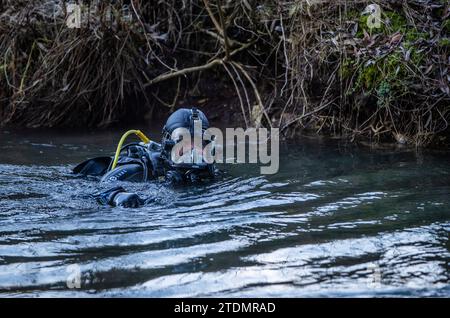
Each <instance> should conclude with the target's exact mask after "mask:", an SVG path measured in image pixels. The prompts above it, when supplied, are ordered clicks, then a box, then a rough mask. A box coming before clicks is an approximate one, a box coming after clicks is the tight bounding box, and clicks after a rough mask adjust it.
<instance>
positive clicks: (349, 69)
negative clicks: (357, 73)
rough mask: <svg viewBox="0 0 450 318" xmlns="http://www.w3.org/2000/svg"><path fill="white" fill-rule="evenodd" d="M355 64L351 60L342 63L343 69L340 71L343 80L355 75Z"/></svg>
mask: <svg viewBox="0 0 450 318" xmlns="http://www.w3.org/2000/svg"><path fill="white" fill-rule="evenodd" d="M354 64H355V62H354V61H353V60H351V59H345V60H344V61H342V63H341V67H340V69H339V74H340V76H341V78H348V77H350V76H351V75H352V74H353V72H354V68H355V65H354Z"/></svg>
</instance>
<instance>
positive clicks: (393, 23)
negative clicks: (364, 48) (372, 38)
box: [348, 11, 417, 38]
mask: <svg viewBox="0 0 450 318" xmlns="http://www.w3.org/2000/svg"><path fill="white" fill-rule="evenodd" d="M352 14H353V13H352ZM352 17H353V16H352V15H348V18H349V19H351V18H352ZM368 19H369V16H368V15H361V14H359V18H358V23H359V29H358V32H357V33H356V36H357V37H358V38H362V37H363V36H364V31H366V32H367V33H369V34H379V33H383V34H386V35H389V34H393V33H395V32H402V33H405V32H406V31H407V30H408V21H407V20H406V18H405V17H404V16H403V15H401V14H399V13H397V12H394V11H384V12H383V14H382V18H381V19H382V22H381V27H380V28H373V29H370V28H369V27H368V25H367V20H368ZM416 32H417V31H416Z"/></svg>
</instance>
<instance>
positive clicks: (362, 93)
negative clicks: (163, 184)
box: [0, 0, 450, 145]
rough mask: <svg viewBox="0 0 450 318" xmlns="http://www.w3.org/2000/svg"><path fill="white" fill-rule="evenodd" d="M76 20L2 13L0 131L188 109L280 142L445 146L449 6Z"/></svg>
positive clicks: (97, 10)
mask: <svg viewBox="0 0 450 318" xmlns="http://www.w3.org/2000/svg"><path fill="white" fill-rule="evenodd" d="M77 8H78V9H79V13H80V16H79V17H80V20H79V22H80V24H79V25H76V27H75V28H71V27H69V26H68V24H67V22H68V21H69V22H70V23H73V22H77V21H76V20H73V19H74V17H77V16H76V15H74V14H75V13H77V12H78V11H76V10H75V11H74V10H72V9H73V6H72V7H69V6H68V4H67V3H66V1H59V0H36V1H26V0H3V1H1V2H0V122H1V123H2V125H15V126H27V127H43V126H44V127H55V126H59V127H75V126H83V127H85V126H91V127H97V126H110V125H114V124H117V123H119V122H124V121H134V120H136V119H142V120H152V119H155V118H158V117H159V118H161V117H165V116H166V115H167V114H168V113H170V112H171V111H173V110H174V109H176V108H177V107H180V106H183V105H189V104H197V105H198V106H200V107H202V108H204V109H207V112H208V113H209V115H210V117H212V118H213V120H218V121H219V122H226V121H230V122H232V123H233V124H239V125H248V126H250V125H264V126H273V127H280V129H281V130H282V131H283V134H284V135H286V136H288V137H295V136H296V135H297V134H298V133H299V132H301V131H305V130H307V131H312V132H315V133H322V134H332V135H338V136H344V137H347V138H350V139H351V140H359V139H364V140H367V139H368V140H370V141H395V142H398V143H402V144H410V145H429V144H431V143H434V144H436V143H440V142H441V143H445V138H447V136H448V132H449V127H448V122H449V120H450V73H449V66H450V54H449V52H450V5H449V3H448V1H443V0H429V1H427V0H421V1H399V0H390V1H350V0H348V1H344V0H339V1H335V0H334V1H327V0H323V1H301V0H299V1H268V0H266V1H263V0H260V1H256V0H245V1H225V0H186V1H177V0H168V1H144V0H134V1H125V0H123V1H122V0H120V1H114V2H109V1H94V0H92V1H80V2H79V7H77ZM78 9H77V10H78ZM70 23H69V24H70ZM71 26H72V27H73V26H74V25H73V24H72V25H71Z"/></svg>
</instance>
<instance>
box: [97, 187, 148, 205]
mask: <svg viewBox="0 0 450 318" xmlns="http://www.w3.org/2000/svg"><path fill="white" fill-rule="evenodd" d="M93 197H94V198H95V199H96V200H97V202H98V203H100V204H101V205H111V206H120V207H124V208H137V207H139V206H140V205H142V204H144V201H143V200H142V199H141V198H139V196H138V195H137V194H135V193H129V192H126V190H125V189H124V188H122V187H115V188H112V189H109V190H108V191H105V192H102V193H99V194H96V195H94V196H93Z"/></svg>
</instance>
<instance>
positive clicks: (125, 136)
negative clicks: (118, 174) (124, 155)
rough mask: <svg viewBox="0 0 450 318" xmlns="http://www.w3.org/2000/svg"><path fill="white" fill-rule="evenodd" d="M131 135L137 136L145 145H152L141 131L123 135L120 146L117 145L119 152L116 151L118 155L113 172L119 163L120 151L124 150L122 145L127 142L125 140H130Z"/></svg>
mask: <svg viewBox="0 0 450 318" xmlns="http://www.w3.org/2000/svg"><path fill="white" fill-rule="evenodd" d="M131 134H135V135H136V136H138V137H139V139H140V140H142V142H143V143H145V144H148V143H150V139H149V138H148V137H147V136H146V135H144V133H143V132H142V131H140V130H128V131H127V132H126V133H124V134H123V136H122V138H120V141H119V144H118V145H117V150H116V154H115V156H114V161H113V164H112V166H111V170H114V169H115V168H116V166H117V161H119V155H120V151H121V149H122V145H123V143H124V142H125V140H126V139H127V138H128V136H129V135H131Z"/></svg>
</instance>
